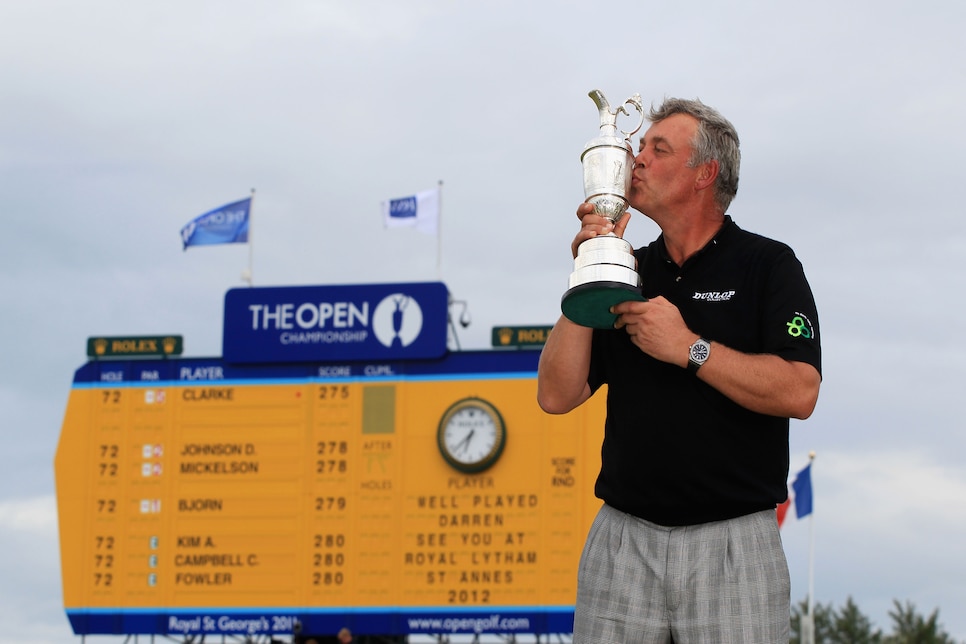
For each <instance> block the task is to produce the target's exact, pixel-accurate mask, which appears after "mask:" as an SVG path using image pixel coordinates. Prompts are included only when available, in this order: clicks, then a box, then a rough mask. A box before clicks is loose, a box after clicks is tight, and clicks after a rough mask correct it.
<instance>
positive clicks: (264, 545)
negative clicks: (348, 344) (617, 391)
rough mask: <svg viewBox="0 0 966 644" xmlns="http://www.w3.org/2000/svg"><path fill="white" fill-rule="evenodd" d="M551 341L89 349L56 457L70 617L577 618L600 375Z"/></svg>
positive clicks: (178, 621)
mask: <svg viewBox="0 0 966 644" xmlns="http://www.w3.org/2000/svg"><path fill="white" fill-rule="evenodd" d="M537 359H538V354H537V352H534V351H511V352H506V351H503V352H501V351H489V352H462V353H455V354H450V355H448V356H446V357H444V358H443V359H441V360H435V361H431V362H426V363H423V362H412V363H386V364H380V363H373V364H362V363H347V364H323V365H319V364H311V365H274V366H270V367H266V366H251V367H238V366H232V365H227V364H225V363H223V362H222V361H221V360H218V359H177V360H140V361H136V360H135V361H124V362H91V363H88V364H87V365H85V366H84V367H82V368H81V369H79V370H78V371H77V373H76V375H75V379H74V385H73V387H72V389H71V393H70V398H69V401H68V405H67V411H66V414H65V418H64V424H63V428H62V433H61V437H60V442H59V445H58V449H57V455H56V460H55V471H56V478H57V500H58V514H59V522H60V542H61V562H62V571H63V592H64V604H65V609H66V611H67V614H68V617H69V619H70V621H71V624H72V627H73V629H74V631H75V633H78V634H87V633H115V634H123V633H158V634H167V635H191V634H240V633H244V634H257V633H292V632H293V631H294V630H301V631H302V632H305V633H322V634H331V633H334V632H336V631H337V630H338V629H339V628H341V627H343V626H348V627H350V628H352V629H353V630H354V631H356V632H358V633H373V634H375V633H381V634H406V633H459V632H469V633H472V632H481V631H482V632H503V633H514V632H531V633H552V632H569V631H570V630H571V628H572V620H573V603H574V597H575V593H576V569H577V562H578V559H579V556H580V551H581V549H582V547H583V542H584V537H585V536H586V532H587V529H588V528H589V525H590V522H591V521H592V519H593V516H594V514H595V513H596V511H597V509H598V508H599V505H600V503H599V501H598V500H597V499H595V498H594V496H593V485H594V481H595V478H596V475H597V471H598V468H599V464H600V456H599V454H600V441H601V436H602V426H603V416H604V409H603V397H604V396H603V392H599V393H598V394H597V395H596V396H595V397H594V398H593V399H592V400H591V401H590V402H589V404H587V405H585V406H584V407H582V408H581V409H579V410H577V411H575V412H573V413H571V414H568V415H566V416H550V415H547V414H544V413H543V412H542V411H541V410H540V409H539V408H538V407H537V405H536V402H535V398H536V362H537Z"/></svg>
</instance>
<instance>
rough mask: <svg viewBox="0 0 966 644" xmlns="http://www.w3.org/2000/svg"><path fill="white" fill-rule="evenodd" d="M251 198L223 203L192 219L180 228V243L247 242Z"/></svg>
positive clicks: (198, 244)
mask: <svg viewBox="0 0 966 644" xmlns="http://www.w3.org/2000/svg"><path fill="white" fill-rule="evenodd" d="M251 207H252V198H251V197H247V198H245V199H242V200H241V201H234V202H232V203H229V204H225V205H224V206H221V207H219V208H215V209H214V210H209V211H208V212H206V213H205V214H203V215H199V216H198V217H195V218H194V219H192V220H191V221H190V222H188V224H187V225H186V226H185V227H184V228H182V229H181V243H183V244H184V250H188V246H207V245H209V244H245V243H248V214H249V211H250V210H251Z"/></svg>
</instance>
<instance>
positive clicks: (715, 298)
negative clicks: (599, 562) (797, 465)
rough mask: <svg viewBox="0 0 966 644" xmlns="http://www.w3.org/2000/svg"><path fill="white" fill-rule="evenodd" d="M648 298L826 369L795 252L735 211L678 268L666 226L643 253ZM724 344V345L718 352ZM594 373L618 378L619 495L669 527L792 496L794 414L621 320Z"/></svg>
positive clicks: (613, 418)
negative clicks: (654, 354)
mask: <svg viewBox="0 0 966 644" xmlns="http://www.w3.org/2000/svg"><path fill="white" fill-rule="evenodd" d="M635 255H636V256H637V261H638V272H639V273H640V274H641V279H642V281H643V287H642V292H643V294H644V295H645V296H646V297H656V296H658V295H662V296H664V297H665V298H667V299H668V300H669V301H670V302H672V303H673V304H674V305H675V306H677V307H678V309H679V310H680V311H681V315H682V317H683V318H684V321H685V323H686V324H687V325H688V327H689V328H690V329H691V330H692V331H694V332H695V333H698V334H700V335H701V336H702V337H704V338H706V339H708V340H711V341H713V342H720V343H721V344H724V345H726V346H728V347H731V348H732V349H737V350H738V351H742V352H745V353H771V354H777V355H779V356H781V357H783V358H785V359H788V360H795V361H800V362H806V363H808V364H811V365H813V366H815V368H816V369H818V370H819V372H820V373H821V349H820V345H819V333H818V331H819V330H818V314H817V312H816V310H815V301H814V298H813V297H812V291H811V288H810V287H809V285H808V281H807V280H806V279H805V274H804V271H803V270H802V265H801V263H800V262H799V261H798V259H797V258H796V257H795V254H794V252H793V251H792V249H791V248H789V247H788V246H787V245H785V244H782V243H780V242H777V241H774V240H771V239H768V238H766V237H762V236H760V235H756V234H754V233H749V232H746V231H743V230H741V229H740V228H739V227H738V226H737V225H736V224H735V223H734V222H733V221H732V220H731V218H730V217H726V218H725V222H724V225H723V226H722V228H721V230H720V231H719V232H718V234H717V235H716V236H715V237H714V239H712V240H711V241H710V242H709V243H708V244H707V246H705V248H703V249H702V250H701V251H700V252H698V253H696V254H695V255H694V256H692V257H691V258H689V259H688V260H687V261H686V262H685V263H684V266H681V267H679V266H677V265H676V264H675V263H674V262H673V261H671V259H670V257H669V256H668V253H667V249H666V247H665V245H664V238H663V236H661V237H659V238H658V239H657V240H656V241H655V242H654V243H652V244H651V245H649V246H647V247H645V248H641V249H639V250H637V251H635ZM713 352H714V348H713V347H712V353H713ZM588 382H589V384H590V386H591V388H592V389H593V390H596V389H597V388H598V387H600V386H601V385H602V384H604V383H606V384H607V387H608V388H607V420H606V425H605V431H604V442H603V446H602V448H601V459H602V467H601V471H600V475H599V477H598V479H597V485H596V488H595V492H596V494H597V496H598V497H600V498H601V499H602V500H604V501H605V502H606V503H607V504H608V505H611V506H612V507H615V508H617V509H618V510H622V511H624V512H628V513H630V514H633V515H635V516H638V517H641V518H643V519H647V520H648V521H652V522H654V523H658V524H661V525H669V526H671V525H693V524H697V523H706V522H709V521H719V520H723V519H729V518H733V517H737V516H742V515H744V514H748V513H751V512H757V511H759V510H764V509H768V508H774V507H775V505H776V504H777V503H780V502H782V501H784V500H785V498H786V496H787V487H786V481H787V478H788V419H787V418H778V417H775V416H766V415H763V414H758V413H754V412H752V411H749V410H747V409H745V408H743V407H741V406H739V405H737V404H735V403H734V402H732V401H731V400H729V399H728V398H726V397H725V396H723V395H722V394H720V393H718V392H717V391H716V390H715V389H713V388H712V387H710V386H709V385H707V384H705V383H704V382H703V381H701V380H699V379H698V378H697V377H696V376H695V375H694V374H692V373H690V372H689V371H688V370H686V369H683V368H681V367H678V366H676V365H672V364H668V363H665V362H660V361H658V360H655V359H654V358H651V357H649V356H647V355H645V354H644V353H643V352H642V351H640V350H639V349H638V348H637V347H635V346H634V345H633V344H632V343H631V342H630V339H629V337H628V335H627V333H626V332H625V331H624V330H623V329H621V330H597V331H595V332H594V340H593V349H592V355H591V367H590V376H589V378H588Z"/></svg>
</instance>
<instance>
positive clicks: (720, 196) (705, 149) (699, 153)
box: [647, 98, 741, 212]
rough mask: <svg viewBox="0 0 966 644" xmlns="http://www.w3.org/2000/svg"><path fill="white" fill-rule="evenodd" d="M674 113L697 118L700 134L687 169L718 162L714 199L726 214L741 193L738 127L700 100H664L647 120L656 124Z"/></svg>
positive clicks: (694, 143)
mask: <svg viewBox="0 0 966 644" xmlns="http://www.w3.org/2000/svg"><path fill="white" fill-rule="evenodd" d="M674 114H687V115H688V116H691V117H693V118H695V119H697V121H698V131H697V132H696V133H695V135H694V140H693V141H691V148H692V150H693V151H692V153H691V158H690V159H688V166H689V167H692V168H694V167H696V166H699V165H701V164H702V163H707V162H708V161H711V160H712V159H713V160H715V161H717V162H718V178H717V179H716V181H715V185H714V198H715V201H716V202H717V203H718V205H719V206H720V207H721V211H722V212H725V211H727V210H728V206H729V205H731V200H732V199H734V198H735V195H736V194H737V193H738V171H739V169H740V168H741V150H739V143H738V132H737V130H735V126H734V125H732V124H731V122H730V121H729V120H728V119H726V118H725V117H723V116H721V113H720V112H718V110H716V109H714V108H713V107H709V106H707V105H705V104H704V103H702V102H701V101H700V100H698V99H694V100H689V99H684V98H665V99H664V103H662V104H661V106H660V107H658V108H655V107H654V106H653V105H652V106H651V113H650V114H649V115H648V117H647V118H648V120H649V121H651V122H652V123H657V122H658V121H663V120H664V119H666V118H667V117H669V116H672V115H674Z"/></svg>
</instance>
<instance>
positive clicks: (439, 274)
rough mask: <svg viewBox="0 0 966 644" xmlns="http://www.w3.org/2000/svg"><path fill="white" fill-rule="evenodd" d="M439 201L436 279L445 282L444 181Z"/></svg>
mask: <svg viewBox="0 0 966 644" xmlns="http://www.w3.org/2000/svg"><path fill="white" fill-rule="evenodd" d="M436 198H437V199H438V202H437V211H436V277H437V278H439V281H440V282H442V281H443V180H442V179H440V180H439V188H438V192H437V195H436Z"/></svg>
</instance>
